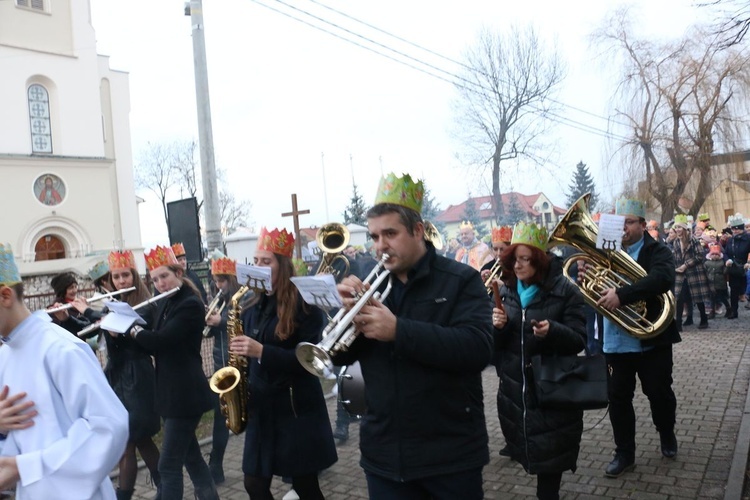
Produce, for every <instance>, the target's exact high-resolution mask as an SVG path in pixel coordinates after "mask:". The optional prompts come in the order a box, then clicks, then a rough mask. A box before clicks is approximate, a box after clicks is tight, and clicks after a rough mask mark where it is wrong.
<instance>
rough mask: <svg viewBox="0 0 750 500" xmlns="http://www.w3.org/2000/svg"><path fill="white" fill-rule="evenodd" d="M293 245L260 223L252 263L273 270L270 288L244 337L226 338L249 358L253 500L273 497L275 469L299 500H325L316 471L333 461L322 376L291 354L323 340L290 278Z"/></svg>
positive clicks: (247, 460) (319, 322)
mask: <svg viewBox="0 0 750 500" xmlns="http://www.w3.org/2000/svg"><path fill="white" fill-rule="evenodd" d="M293 243H294V237H293V236H292V235H290V234H289V233H288V232H287V231H286V230H285V229H282V230H281V231H279V230H278V229H274V230H273V231H268V230H267V229H266V228H262V229H261V232H260V237H259V239H258V249H257V250H256V252H255V258H254V264H255V265H256V266H263V267H270V268H271V282H272V290H271V291H270V292H268V293H266V294H263V295H261V297H260V300H259V301H258V303H257V304H256V305H254V306H253V307H251V308H250V309H249V310H248V311H247V313H246V314H244V315H243V324H244V327H245V332H246V335H245V336H242V337H237V338H234V339H232V341H231V343H230V352H231V353H234V354H239V355H242V356H247V357H248V358H249V359H248V386H249V387H250V390H249V392H250V394H249V399H248V415H249V417H248V423H247V430H246V434H245V451H244V456H243V460H242V472H243V473H244V474H245V490H247V492H248V494H249V495H250V498H251V499H268V498H272V496H271V492H270V486H271V480H272V478H273V476H274V475H278V476H287V477H291V478H292V486H293V488H294V490H295V491H296V492H297V494H298V495H299V497H300V498H301V499H303V500H304V499H322V498H323V495H322V493H321V491H320V486H319V484H318V471H321V470H323V469H325V468H327V467H330V466H331V465H332V464H333V463H334V462H336V460H337V455H336V446H335V444H334V441H333V434H332V432H331V424H330V421H329V419H328V411H327V409H326V404H325V399H324V398H323V390H322V388H321V385H320V382H319V380H318V378H317V377H315V376H314V375H312V374H310V373H308V372H307V370H305V369H304V368H303V367H302V365H301V364H300V363H299V362H298V361H297V356H296V354H295V349H296V347H297V344H299V343H300V342H311V343H313V344H315V343H317V342H319V341H320V336H321V331H322V329H323V314H322V312H321V311H320V310H319V309H317V308H313V307H310V306H308V305H307V304H305V303H304V302H303V301H302V297H301V296H300V295H299V293H298V292H297V289H296V288H295V286H294V284H293V283H292V282H291V281H290V278H291V277H292V276H294V267H293V265H292V249H293V248H294V244H293Z"/></svg>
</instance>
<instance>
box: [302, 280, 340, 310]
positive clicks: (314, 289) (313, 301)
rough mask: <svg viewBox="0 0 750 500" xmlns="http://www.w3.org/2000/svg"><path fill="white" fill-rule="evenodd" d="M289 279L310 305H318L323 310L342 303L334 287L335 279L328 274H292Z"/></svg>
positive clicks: (338, 306)
mask: <svg viewBox="0 0 750 500" xmlns="http://www.w3.org/2000/svg"><path fill="white" fill-rule="evenodd" d="M291 280H292V283H294V285H295V286H296V287H297V290H299V293H300V295H302V299H303V300H304V301H305V302H307V303H308V304H310V305H313V306H317V307H320V308H321V309H323V310H324V311H329V310H331V309H335V308H340V307H343V305H344V304H343V303H342V302H341V296H340V295H339V291H338V289H337V288H336V280H335V279H334V278H333V276H332V275H330V274H318V275H315V276H294V277H292V278H291Z"/></svg>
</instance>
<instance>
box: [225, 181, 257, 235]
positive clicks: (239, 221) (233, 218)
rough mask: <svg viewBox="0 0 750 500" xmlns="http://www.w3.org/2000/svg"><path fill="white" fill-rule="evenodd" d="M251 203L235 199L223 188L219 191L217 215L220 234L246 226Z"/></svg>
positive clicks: (227, 233)
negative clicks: (219, 217) (219, 223)
mask: <svg viewBox="0 0 750 500" xmlns="http://www.w3.org/2000/svg"><path fill="white" fill-rule="evenodd" d="M250 208H251V204H250V202H249V201H247V200H237V199H236V198H235V197H234V195H233V194H232V193H230V192H228V191H226V190H224V189H222V190H220V191H219V215H220V216H221V228H222V231H221V232H222V235H223V236H227V235H229V234H232V233H233V232H235V231H236V230H237V229H238V228H240V227H242V226H247V223H248V218H249V217H250Z"/></svg>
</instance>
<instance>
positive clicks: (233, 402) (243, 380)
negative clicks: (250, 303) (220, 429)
mask: <svg viewBox="0 0 750 500" xmlns="http://www.w3.org/2000/svg"><path fill="white" fill-rule="evenodd" d="M248 290H249V287H248V286H243V287H240V289H239V290H238V291H237V293H235V294H234V295H233V296H232V298H231V300H230V307H231V309H230V310H229V316H228V319H227V342H229V343H231V342H232V339H233V338H235V337H237V336H238V335H244V334H245V332H244V331H243V328H242V320H241V319H240V308H241V306H240V301H241V299H242V297H243V296H244V295H245V293H247V291H248ZM208 385H209V387H211V390H212V391H214V392H215V393H216V394H218V395H219V406H220V407H221V414H222V415H224V417H226V419H227V428H228V429H229V430H230V431H232V432H234V433H235V434H240V433H241V432H242V431H244V430H245V427H246V426H247V416H248V414H247V358H246V357H244V356H240V355H237V354H232V353H231V352H230V353H229V363H228V365H227V366H225V367H224V368H220V369H218V370H216V373H214V374H213V375H212V376H211V379H210V380H209V381H208Z"/></svg>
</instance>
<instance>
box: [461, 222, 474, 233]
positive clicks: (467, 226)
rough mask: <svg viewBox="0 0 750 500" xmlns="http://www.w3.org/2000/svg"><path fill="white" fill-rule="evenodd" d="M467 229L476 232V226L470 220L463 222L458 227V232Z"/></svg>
mask: <svg viewBox="0 0 750 500" xmlns="http://www.w3.org/2000/svg"><path fill="white" fill-rule="evenodd" d="M466 228H469V229H471V230H472V231H473V230H474V224H472V223H471V222H469V221H468V220H463V221H461V224H459V225H458V230H459V231H460V230H462V229H466Z"/></svg>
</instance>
